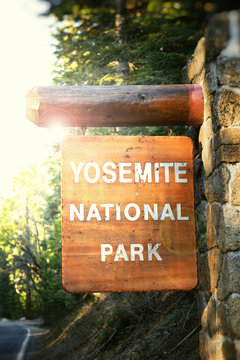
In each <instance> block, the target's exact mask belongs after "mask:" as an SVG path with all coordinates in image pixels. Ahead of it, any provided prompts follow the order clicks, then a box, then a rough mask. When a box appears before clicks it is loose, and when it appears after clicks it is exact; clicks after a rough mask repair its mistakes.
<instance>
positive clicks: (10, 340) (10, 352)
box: [0, 324, 28, 360]
mask: <svg viewBox="0 0 240 360" xmlns="http://www.w3.org/2000/svg"><path fill="white" fill-rule="evenodd" d="M27 336H28V330H27V328H26V327H25V326H21V325H16V324H11V325H10V324H0V359H1V360H18V359H21V357H22V356H21V355H20V354H21V352H22V351H21V350H22V346H23V344H24V342H25V343H26V338H27Z"/></svg>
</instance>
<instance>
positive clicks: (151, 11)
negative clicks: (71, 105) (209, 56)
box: [50, 0, 203, 135]
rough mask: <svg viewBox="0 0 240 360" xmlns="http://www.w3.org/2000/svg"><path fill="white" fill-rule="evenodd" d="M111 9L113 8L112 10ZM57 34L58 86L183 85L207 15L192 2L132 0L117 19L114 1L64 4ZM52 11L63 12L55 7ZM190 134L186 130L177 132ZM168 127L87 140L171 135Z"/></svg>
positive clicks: (97, 131) (123, 130) (101, 131)
mask: <svg viewBox="0 0 240 360" xmlns="http://www.w3.org/2000/svg"><path fill="white" fill-rule="evenodd" d="M106 5H107V6H106ZM71 7H72V8H71ZM60 10H61V11H62V13H61V14H60V12H59V13H58V14H57V16H58V18H59V20H62V19H64V20H62V21H59V26H58V30H57V31H56V33H55V38H56V40H57V43H56V51H55V55H56V59H57V60H56V64H55V70H54V84H56V85H100V86H101V85H123V84H124V85H138V84H143V85H144V84H145V85H147V84H148V85H151V84H174V83H181V69H182V67H183V66H184V65H185V64H186V61H187V59H188V57H189V56H190V55H191V54H192V52H193V50H194V48H195V46H196V43H197V40H198V39H199V38H200V36H201V35H202V28H201V22H202V15H203V13H202V11H200V10H199V11H195V12H192V6H191V4H189V3H187V2H186V1H179V2H177V3H176V2H166V1H160V0H150V1H147V0H145V1H139V2H135V1H127V2H126V8H125V13H124V14H122V15H119V14H116V7H115V2H114V1H98V2H96V1H90V2H86V1H72V2H70V3H69V2H66V1H65V0H62V1H61V3H60V5H59V6H58V11H60ZM50 11H52V12H53V13H55V15H56V11H57V8H56V7H55V6H54V4H53V3H52V7H51V8H50ZM173 131H174V134H175V135H177V134H180V135H183V134H184V135H185V129H184V128H180V127H178V128H176V127H174V128H173ZM167 133H168V131H167V128H166V127H162V128H160V127H138V128H131V129H129V128H116V129H115V128H110V129H106V128H105V129H103V128H95V129H87V132H86V135H92V134H95V135H97V134H99V135H100V134H101V135H109V134H115V135H167Z"/></svg>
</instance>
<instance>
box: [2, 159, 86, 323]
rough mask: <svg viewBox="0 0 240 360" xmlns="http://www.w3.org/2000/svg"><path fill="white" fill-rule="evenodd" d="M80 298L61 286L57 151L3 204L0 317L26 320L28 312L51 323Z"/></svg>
mask: <svg viewBox="0 0 240 360" xmlns="http://www.w3.org/2000/svg"><path fill="white" fill-rule="evenodd" d="M1 286H2V287H4V288H5V289H7V291H6V290H5V292H4V291H3V292H2V291H1V289H2V287H1ZM79 298H80V297H79V296H78V297H76V296H72V295H70V294H67V293H65V292H64V291H63V289H62V285H61V212H60V157H59V152H53V153H52V154H51V155H50V156H49V159H48V160H47V161H45V163H43V164H36V165H35V166H32V167H31V168H30V169H27V170H25V171H22V172H21V173H20V175H19V176H18V177H16V179H15V182H14V190H13V196H12V198H10V199H6V200H2V203H1V214H0V303H1V307H0V315H1V316H6V317H18V315H20V316H22V315H23V309H24V308H25V313H26V316H28V317H35V316H39V315H43V316H44V319H45V322H50V321H52V320H54V319H55V318H56V316H59V314H60V313H64V312H65V311H68V310H69V309H70V308H72V306H73V305H74V304H76V302H78V301H79ZM14 309H15V310H14Z"/></svg>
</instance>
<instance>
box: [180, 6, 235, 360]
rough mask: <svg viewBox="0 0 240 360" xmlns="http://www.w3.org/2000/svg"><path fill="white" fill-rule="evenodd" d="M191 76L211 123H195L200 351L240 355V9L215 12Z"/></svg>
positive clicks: (187, 78) (221, 358) (221, 359)
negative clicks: (199, 87) (201, 90)
mask: <svg viewBox="0 0 240 360" xmlns="http://www.w3.org/2000/svg"><path fill="white" fill-rule="evenodd" d="M183 80H184V82H185V83H197V84H200V85H202V87H203V92H204V103H205V110H204V122H203V125H202V126H201V127H200V129H196V128H193V127H192V128H189V136H190V137H191V138H192V140H193V142H194V147H195V163H194V170H195V208H196V213H197V217H196V218H197V232H198V233H197V238H198V273H199V285H198V289H199V298H200V303H201V306H200V315H201V325H202V330H201V331H200V355H201V359H202V360H239V359H240V11H231V12H224V13H220V14H216V15H214V16H213V17H212V18H211V20H210V23H209V26H208V29H207V32H206V37H205V38H202V39H201V40H200V41H199V43H198V45H197V48H196V50H195V53H194V55H193V56H192V58H191V59H190V60H189V61H188V63H187V65H186V66H185V68H184V69H183ZM204 224H206V227H205V226H204ZM205 230H206V231H205Z"/></svg>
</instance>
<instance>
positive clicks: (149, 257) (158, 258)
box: [148, 243, 162, 261]
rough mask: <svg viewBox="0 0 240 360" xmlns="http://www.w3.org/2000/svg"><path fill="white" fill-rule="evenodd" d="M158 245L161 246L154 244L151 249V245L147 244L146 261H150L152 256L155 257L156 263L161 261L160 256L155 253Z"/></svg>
mask: <svg viewBox="0 0 240 360" xmlns="http://www.w3.org/2000/svg"><path fill="white" fill-rule="evenodd" d="M160 245H161V243H159V244H156V245H154V247H152V244H148V261H152V257H153V255H154V256H155V258H156V259H157V260H158V261H162V258H161V256H160V255H159V253H158V252H157V249H158V248H159V246H160Z"/></svg>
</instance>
